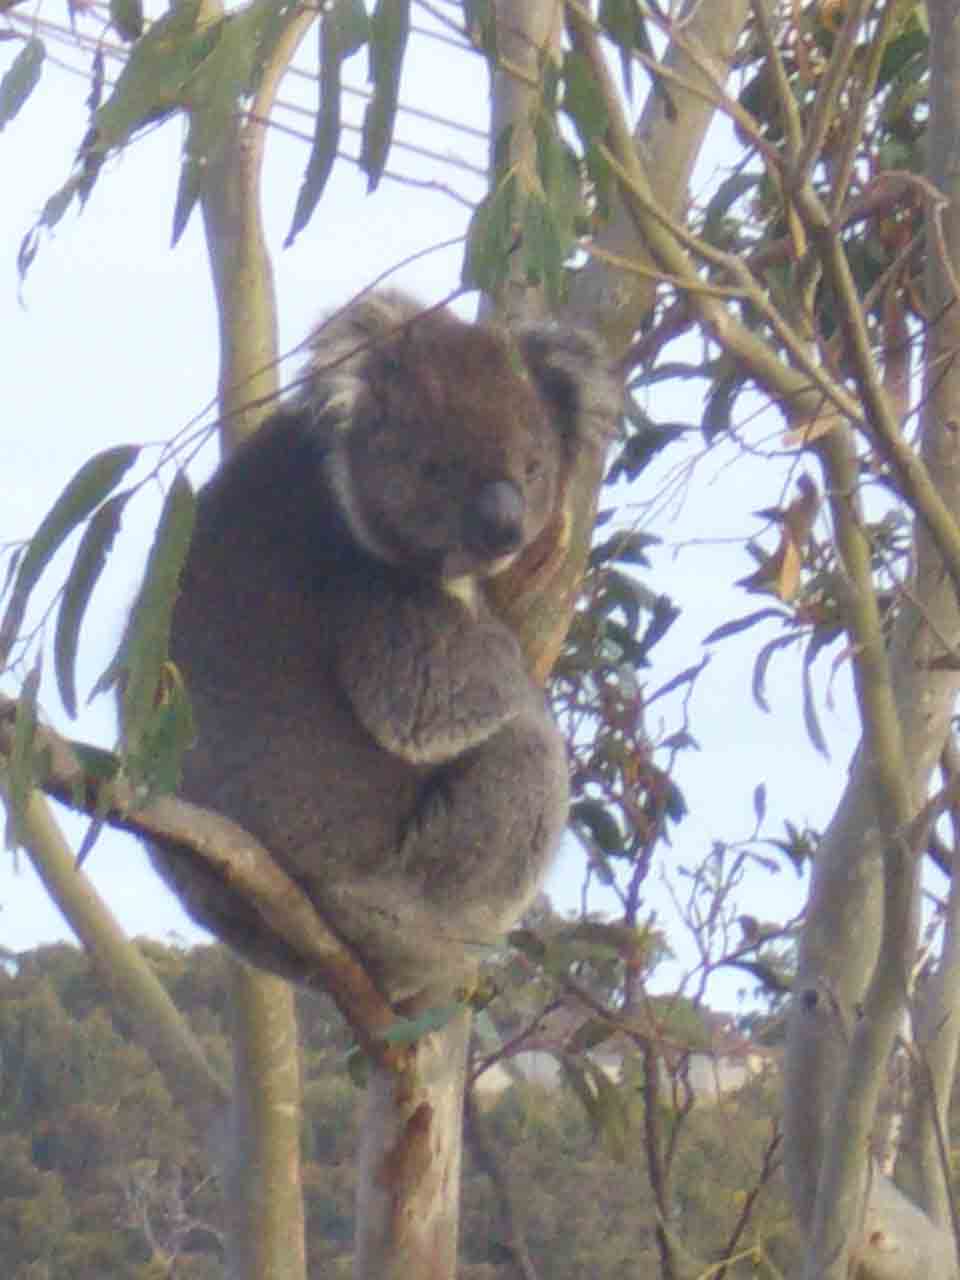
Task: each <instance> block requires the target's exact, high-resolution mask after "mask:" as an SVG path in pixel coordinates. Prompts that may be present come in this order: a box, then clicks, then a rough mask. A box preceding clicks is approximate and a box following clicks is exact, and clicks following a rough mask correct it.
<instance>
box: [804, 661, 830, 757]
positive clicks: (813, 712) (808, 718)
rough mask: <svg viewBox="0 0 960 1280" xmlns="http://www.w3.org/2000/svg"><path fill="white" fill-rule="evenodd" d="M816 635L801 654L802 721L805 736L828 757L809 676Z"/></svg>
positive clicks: (828, 753)
mask: <svg viewBox="0 0 960 1280" xmlns="http://www.w3.org/2000/svg"><path fill="white" fill-rule="evenodd" d="M815 640H816V636H814V637H813V638H812V639H811V642H810V644H809V645H807V649H806V652H805V653H804V655H803V665H802V667H801V672H802V686H803V723H804V725H805V726H806V730H807V737H808V738H809V739H810V741H811V742H812V743H813V745H814V746H815V747H816V749H817V750H818V751H819V752H820V754H821V755H822V756H825V757H826V758H827V759H828V760H829V759H830V751H829V749H828V748H827V742H826V739H825V738H824V736H823V730H822V729H821V728H820V717H819V716H818V715H817V702H816V698H815V696H814V692H813V680H812V678H811V668H812V666H813V662H814V659H815V658H816V656H817V653H818V652H819V648H820V646H818V645H816V644H815Z"/></svg>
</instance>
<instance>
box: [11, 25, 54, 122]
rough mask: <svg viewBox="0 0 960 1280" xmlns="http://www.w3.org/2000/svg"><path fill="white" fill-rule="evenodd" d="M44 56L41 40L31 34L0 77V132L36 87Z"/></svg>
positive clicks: (44, 51)
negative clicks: (0, 77)
mask: <svg viewBox="0 0 960 1280" xmlns="http://www.w3.org/2000/svg"><path fill="white" fill-rule="evenodd" d="M45 56H46V49H45V48H44V45H43V41H42V40H39V39H38V38H37V37H36V36H31V37H30V39H29V40H28V41H27V42H26V44H25V45H24V46H23V48H22V49H21V50H20V52H19V53H18V54H17V56H16V57H15V58H14V60H13V62H12V63H11V64H10V67H9V69H8V70H7V71H6V73H5V74H4V76H3V78H2V79H0V133H2V132H3V129H4V128H5V126H6V125H8V124H9V123H10V121H11V120H12V119H13V117H14V116H15V115H16V114H17V112H18V111H19V110H20V108H21V107H22V106H23V104H24V103H25V102H26V100H27V99H28V98H29V97H30V95H31V93H33V91H34V89H35V88H36V87H37V84H38V83H39V80H40V73H41V71H42V70H43V60H44V58H45Z"/></svg>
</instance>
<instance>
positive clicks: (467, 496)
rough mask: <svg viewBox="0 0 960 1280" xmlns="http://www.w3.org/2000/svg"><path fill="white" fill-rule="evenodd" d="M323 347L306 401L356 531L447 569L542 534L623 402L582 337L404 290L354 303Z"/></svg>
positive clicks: (457, 574)
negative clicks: (418, 298)
mask: <svg viewBox="0 0 960 1280" xmlns="http://www.w3.org/2000/svg"><path fill="white" fill-rule="evenodd" d="M312 345H313V357H312V360H311V364H310V371H309V375H308V379H307V382H306V387H305V390H304V391H303V392H302V394H301V397H300V400H301V403H302V404H303V405H304V406H305V407H307V408H308V409H309V411H310V414H311V416H312V418H313V420H314V422H315V423H316V427H317V430H318V432H321V433H322V436H323V442H324V449H325V454H324V465H325V467H326V469H327V475H328V478H329V480H330V482H331V485H332V487H333V490H334V492H335V493H336V495H337V498H338V500H339V502H340V504H341V506H342V508H343V511H344V514H345V515H346V517H347V519H348V522H349V524H350V526H351V529H352V530H353V532H354V536H355V537H357V538H358V539H359V540H360V541H361V542H362V543H363V544H364V545H365V546H366V547H367V549H368V550H369V551H371V552H372V553H373V554H374V555H376V556H378V557H379V558H381V559H383V560H386V561H389V562H391V563H396V564H402V565H404V566H405V567H407V568H410V569H412V570H414V571H415V572H418V573H423V574H425V575H430V576H436V577H439V578H443V579H447V580H453V579H460V578H465V577H487V576H490V575H492V574H496V573H499V572H500V571H502V570H503V569H504V568H506V567H507V566H508V565H509V564H510V563H511V562H512V561H513V560H514V559H515V558H516V556H517V555H518V554H519V553H520V552H521V551H522V550H523V549H524V548H525V547H527V546H528V545H529V544H530V543H531V542H532V541H533V540H534V539H535V538H536V537H537V536H538V535H539V534H540V533H541V532H542V530H543V529H544V527H545V525H546V524H547V522H548V521H549V520H550V519H551V517H552V516H553V515H554V514H555V512H556V511H557V509H558V506H559V503H560V502H561V500H562V491H563V485H564V482H565V479H566V475H567V473H568V471H569V469H570V467H571V465H572V463H573V461H574V458H575V457H576V454H577V452H578V451H579V450H580V449H581V448H582V447H584V445H587V444H590V443H593V444H599V443H600V441H601V440H602V437H603V434H604V431H605V430H608V429H609V425H610V424H611V423H613V422H614V421H615V418H616V412H617V408H618V407H619V399H618V396H619V392H618V391H616V390H615V389H614V388H615V383H614V380H613V378H612V377H611V376H610V375H609V373H608V372H607V371H606V370H605V369H604V367H603V362H602V360H601V358H600V356H599V353H598V351H597V348H596V346H595V345H594V344H593V343H592V342H591V341H590V340H589V339H587V338H586V337H584V336H583V335H581V334H577V333H573V332H570V331H564V330H559V329H556V330H552V329H546V328H544V329H535V330H531V331H529V332H527V333H524V334H521V335H519V336H518V337H516V338H510V337H508V336H507V335H505V334H503V333H501V332H499V331H497V330H494V329H492V328H485V327H482V326H477V325H469V324H465V323H463V322H462V321H460V320H458V319H457V318H456V317H455V316H453V315H452V314H451V313H450V312H448V311H433V312H426V313H423V312H422V308H421V307H420V306H419V305H418V304H417V303H415V302H413V301H412V300H411V299H409V298H407V297H405V296H404V295H402V294H396V293H383V294H375V295H373V296H372V297H371V298H370V299H368V300H366V301H363V302H360V303H358V304H355V305H354V306H351V307H350V308H348V309H347V310H346V311H345V312H344V313H343V314H342V315H341V316H340V317H337V318H336V319H335V320H334V321H332V322H329V323H327V324H325V325H322V326H321V327H320V328H319V329H318V331H317V333H316V334H315V335H314V338H313V339H312ZM591 377H592V378H593V380H594V381H595V382H597V383H599V384H602V386H603V388H604V390H603V392H602V394H600V395H599V396H598V395H597V394H596V393H595V392H593V391H591V390H590V389H589V387H590V381H589V380H590V379H591Z"/></svg>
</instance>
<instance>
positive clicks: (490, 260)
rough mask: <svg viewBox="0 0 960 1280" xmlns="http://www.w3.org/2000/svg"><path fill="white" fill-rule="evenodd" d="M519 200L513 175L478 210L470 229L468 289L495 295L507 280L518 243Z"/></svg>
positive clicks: (465, 268)
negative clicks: (515, 213)
mask: <svg viewBox="0 0 960 1280" xmlns="http://www.w3.org/2000/svg"><path fill="white" fill-rule="evenodd" d="M516 201H517V180H516V176H515V175H514V174H512V173H511V174H508V175H507V177H506V178H505V179H504V180H503V181H502V182H501V183H500V184H499V185H498V186H497V187H496V189H495V190H494V191H492V192H491V193H490V194H489V195H488V196H487V197H486V199H484V200H483V201H481V203H480V204H479V205H478V206H477V208H476V210H475V211H474V215H473V217H472V218H471V220H470V226H469V227H468V229H467V251H466V255H465V257H464V264H463V283H464V285H465V286H466V287H467V288H469V289H482V290H483V292H484V293H489V294H491V295H494V294H496V293H497V292H498V291H499V289H500V286H501V285H502V284H503V282H504V281H505V280H506V278H507V272H508V270H509V266H510V254H511V253H512V251H513V248H514V243H515V240H516V227H515V226H514V210H515V208H516Z"/></svg>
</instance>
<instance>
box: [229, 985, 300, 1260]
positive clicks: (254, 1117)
mask: <svg viewBox="0 0 960 1280" xmlns="http://www.w3.org/2000/svg"><path fill="white" fill-rule="evenodd" d="M235 968H236V974H235V977H234V982H233V1090H234V1105H233V1116H232V1118H233V1128H232V1132H231V1141H230V1145H229V1150H228V1154H227V1178H226V1196H225V1202H226V1209H227V1222H228V1224H229V1230H228V1232H227V1274H228V1275H231V1276H242V1277H249V1280H268V1278H269V1280H300V1278H301V1277H303V1276H305V1275H306V1274H307V1261H306V1253H305V1241H304V1221H303V1193H302V1190H301V1186H300V1099H301V1090H300V1047H299V1042H298V1037H297V1018H296V1010H295V1007H294V994H293V988H292V987H291V985H290V983H289V982H285V981H283V979H281V978H275V977H273V976H272V975H271V974H266V973H258V972H256V971H255V970H253V969H250V968H248V967H247V966H246V965H244V964H242V963H241V962H240V961H237V962H236V963H235Z"/></svg>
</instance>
